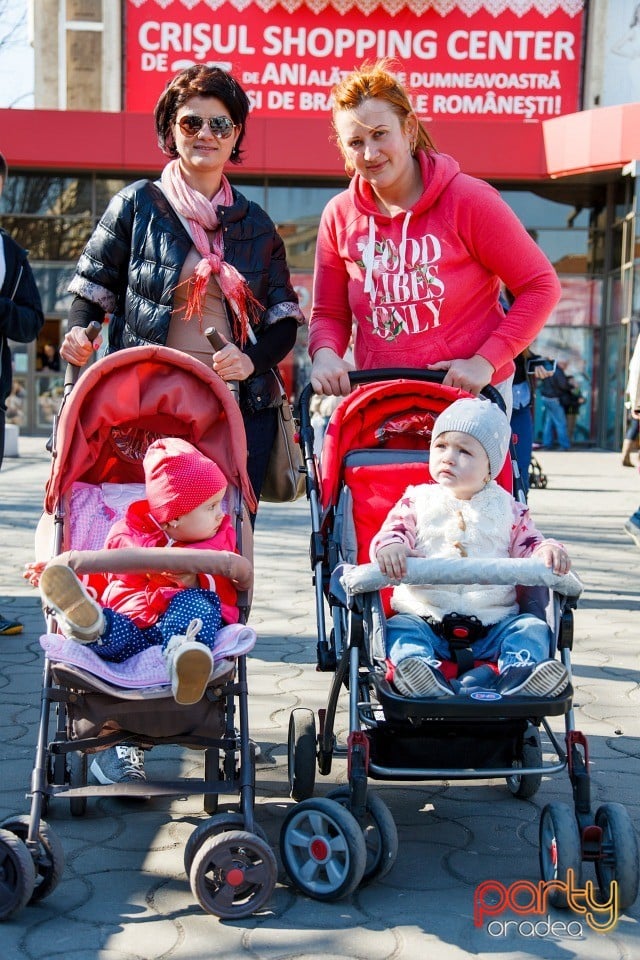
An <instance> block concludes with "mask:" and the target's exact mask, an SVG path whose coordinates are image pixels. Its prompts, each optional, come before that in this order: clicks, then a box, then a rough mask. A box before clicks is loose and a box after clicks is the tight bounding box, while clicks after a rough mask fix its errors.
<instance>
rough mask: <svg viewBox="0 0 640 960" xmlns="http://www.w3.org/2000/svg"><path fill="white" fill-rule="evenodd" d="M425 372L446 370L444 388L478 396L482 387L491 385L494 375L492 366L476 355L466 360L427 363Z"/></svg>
mask: <svg viewBox="0 0 640 960" xmlns="http://www.w3.org/2000/svg"><path fill="white" fill-rule="evenodd" d="M427 370H446V371H447V373H446V375H445V378H444V380H443V381H442V382H443V384H444V385H445V386H446V387H458V388H459V389H460V390H466V391H467V393H472V394H473V395H474V396H478V394H479V393H480V391H481V390H482V388H483V387H486V386H487V385H488V384H489V383H491V378H492V376H493V374H494V373H495V370H494V368H493V366H492V365H491V364H490V363H489V361H488V360H485V358H484V357H481V356H480V355H479V354H476V355H475V356H474V357H470V358H469V359H468V360H440V362H439V363H428V364H427Z"/></svg>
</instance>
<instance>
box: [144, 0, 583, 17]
mask: <svg viewBox="0 0 640 960" xmlns="http://www.w3.org/2000/svg"><path fill="white" fill-rule="evenodd" d="M129 3H130V4H131V5H132V6H134V7H143V6H144V5H145V4H146V3H148V4H149V5H150V6H152V5H154V6H157V7H160V8H161V9H162V10H166V9H167V7H170V6H171V5H172V4H174V3H179V4H182V6H183V7H186V8H187V10H193V9H194V8H195V7H197V6H199V5H200V6H203V7H204V6H206V7H209V8H210V9H211V10H219V9H220V7H221V6H223V5H224V4H225V3H230V4H231V6H232V7H235V9H236V10H239V11H241V12H242V11H243V10H246V9H247V7H250V6H256V7H259V8H260V10H263V11H264V12H265V13H268V12H269V11H270V10H273V8H274V7H276V6H280V7H283V8H284V9H285V10H287V11H288V12H289V13H294V12H295V11H296V10H299V9H300V8H301V7H306V8H307V9H308V10H311V11H313V13H322V11H323V10H326V9H327V8H331V7H333V9H334V10H337V11H338V13H342V14H344V13H349V11H351V10H358V11H359V12H360V13H364V14H369V13H373V11H374V10H377V9H378V8H380V9H381V10H384V11H385V12H386V13H388V14H390V15H391V16H392V17H393V16H395V15H396V14H397V13H399V12H400V11H401V10H410V11H411V13H415V14H416V15H420V14H423V13H426V12H427V11H428V10H433V11H434V12H435V13H439V14H440V16H441V17H446V16H447V14H449V13H453V11H454V10H460V12H461V13H464V14H466V15H467V16H468V17H470V16H472V15H473V14H474V13H479V12H480V11H482V10H484V11H486V12H487V13H489V14H490V15H491V16H492V17H498V16H500V14H501V13H515V14H516V16H518V17H524V16H525V15H526V14H528V13H532V12H533V13H540V14H542V16H543V17H548V16H550V15H551V14H552V13H555V12H556V11H557V10H564V12H565V13H567V14H568V15H569V16H570V17H575V16H577V14H579V13H580V12H581V11H582V9H583V7H584V0H129Z"/></svg>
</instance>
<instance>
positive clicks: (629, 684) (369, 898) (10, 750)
mask: <svg viewBox="0 0 640 960" xmlns="http://www.w3.org/2000/svg"><path fill="white" fill-rule="evenodd" d="M539 459H540V460H541V462H542V465H543V468H544V470H545V472H546V473H547V474H548V477H549V486H548V488H547V489H546V490H533V491H532V493H531V497H530V501H531V507H532V512H533V515H534V518H535V519H536V522H537V524H538V526H539V527H540V528H541V529H542V530H543V531H545V532H546V533H547V534H549V535H554V536H556V537H558V538H559V539H561V540H563V541H564V542H565V543H566V544H567V545H568V547H569V549H570V551H571V553H572V556H573V559H574V567H575V569H576V570H577V572H578V573H579V574H580V576H581V578H582V580H583V581H584V584H585V591H584V593H583V596H582V598H581V600H580V605H579V609H578V612H577V616H576V631H575V636H576V644H575V649H574V655H573V664H574V671H575V676H574V684H575V688H576V695H575V707H576V725H577V727H578V729H580V730H582V731H583V732H584V733H585V735H587V736H588V737H589V746H590V758H591V765H592V796H593V806H594V809H595V808H596V807H597V806H598V805H599V804H600V803H602V802H604V801H619V802H622V803H624V804H625V806H626V807H627V809H628V811H629V813H630V815H631V817H632V819H633V822H634V824H635V826H636V829H637V828H638V827H639V826H640V804H639V799H638V784H639V782H640V781H639V774H640V719H639V717H638V704H639V701H640V692H639V691H640V683H639V680H640V663H639V659H638V657H639V653H640V646H636V644H637V643H638V636H639V632H638V620H637V618H638V613H639V612H640V596H639V593H638V578H637V569H638V559H640V553H639V551H638V547H636V546H635V545H634V543H633V542H632V541H631V540H630V539H629V537H627V536H626V535H625V533H624V532H623V530H622V524H623V522H624V520H625V519H626V518H627V516H628V515H629V514H630V513H631V512H632V511H633V510H634V509H635V508H636V506H637V504H638V502H639V501H640V477H639V476H638V473H637V472H636V471H635V470H628V469H626V470H625V469H623V468H622V467H621V466H620V457H619V455H618V454H614V453H606V452H591V451H587V452H584V451H578V452H571V453H559V452H544V453H540V455H539ZM47 472H48V456H47V454H46V452H45V450H44V441H43V440H41V439H35V438H21V439H20V457H18V458H11V459H7V460H6V461H5V464H4V465H3V469H2V472H1V473H0V610H1V611H2V613H3V614H4V615H5V616H11V617H14V616H15V617H19V618H20V619H21V620H22V621H23V623H24V633H23V634H22V635H20V636H14V637H0V649H1V650H2V654H3V655H2V658H1V660H0V690H1V696H0V817H1V818H4V817H7V816H13V815H16V814H25V813H28V810H29V803H28V800H27V799H26V798H25V792H26V790H27V789H28V785H29V781H30V775H31V769H32V765H33V758H34V749H35V741H36V732H37V724H38V714H39V692H40V689H41V682H42V681H41V670H42V657H41V651H40V646H39V642H38V637H39V635H40V633H41V632H42V628H43V620H42V615H41V613H40V607H39V601H38V597H37V595H36V592H35V591H34V590H33V589H32V588H31V587H30V586H29V585H28V584H27V583H26V582H25V581H23V580H22V579H21V571H22V567H23V564H24V563H25V562H26V561H27V560H29V559H30V558H31V554H32V549H33V546H32V545H33V532H34V529H35V525H36V523H37V520H38V517H39V515H40V506H41V502H42V492H43V488H44V483H45V478H46V475H47ZM309 530H310V521H309V514H308V509H307V504H306V501H304V500H303V501H301V502H300V501H299V502H297V503H296V504H293V505H268V504H265V505H263V506H262V507H261V512H260V516H259V519H258V529H257V538H256V557H255V567H256V592H255V597H254V603H253V609H252V614H251V624H252V625H253V626H254V627H255V629H256V631H257V633H258V642H257V645H256V647H255V649H254V651H253V653H252V655H251V657H250V660H249V680H250V689H251V694H250V713H251V730H252V736H253V737H254V738H255V739H256V740H258V741H259V743H260V744H261V746H262V753H263V760H262V761H261V762H260V763H259V764H258V766H257V789H258V799H257V819H258V822H259V823H260V824H261V825H262V827H263V828H264V829H265V831H266V833H267V836H268V838H269V841H270V843H271V845H272V847H273V849H274V851H275V852H276V855H277V857H278V861H279V853H278V836H279V828H280V824H281V822H282V819H283V817H284V815H285V814H286V812H287V810H288V809H289V808H290V805H291V803H292V801H291V800H289V799H288V787H287V764H286V753H287V749H286V741H287V726H288V720H289V713H290V710H291V709H292V708H293V707H295V706H298V705H301V706H306V707H311V708H312V709H314V710H317V709H318V708H320V707H322V706H323V705H325V703H326V698H327V694H328V688H329V677H328V676H327V675H324V674H319V673H316V672H315V669H314V667H315V642H316V638H315V605H314V594H313V589H312V585H311V576H310V571H309V565H308V559H307V558H308V537H309ZM345 725H346V721H345V719H344V716H342V717H340V718H339V723H338V726H339V727H340V726H341V727H342V728H344V726H345ZM554 729H557V730H559V732H562V723H561V721H560V726H559V727H558V725H557V723H555V722H554ZM199 764H200V760H199V756H198V754H197V753H189V752H187V751H184V750H181V749H178V748H175V747H166V748H156V749H154V750H153V751H152V752H151V753H150V754H148V758H147V769H148V773H149V776H150V777H151V778H153V777H154V776H157V777H160V776H162V777H165V778H166V777H171V776H173V775H174V774H175V775H181V774H183V773H184V772H185V771H186V772H187V773H188V772H190V771H193V772H194V773H195V774H196V775H197V774H198V772H199ZM345 780H346V770H345V767H344V763H343V762H342V761H336V762H334V769H333V771H332V774H331V776H330V777H328V778H320V777H319V781H320V782H319V784H318V786H317V794H318V795H322V794H324V793H326V792H327V791H328V790H329V789H331V788H332V787H333V786H335V784H336V782H344V781H345ZM375 789H376V790H377V791H378V793H379V794H380V795H381V796H382V797H383V798H384V800H385V802H386V803H387V805H388V806H389V808H390V810H391V811H392V814H393V817H394V819H395V822H396V824H397V826H398V831H399V854H398V859H397V862H396V864H395V866H394V867H393V869H392V870H391V871H390V873H389V874H387V876H386V877H384V879H383V880H381V881H379V882H377V883H373V884H371V885H370V886H366V887H361V888H360V889H358V891H357V892H356V893H355V894H354V895H353V896H352V897H350V898H348V899H346V900H343V901H338V902H334V903H319V902H316V901H313V900H311V899H308V898H306V897H304V896H302V895H300V894H298V893H296V891H295V890H294V889H292V888H291V887H290V886H289V884H288V882H287V879H286V876H285V874H284V872H283V871H282V869H280V875H279V881H278V885H277V887H276V890H275V893H274V896H273V898H272V900H271V902H270V904H269V905H268V908H266V909H265V910H264V911H262V912H261V913H260V914H259V915H258V916H254V917H251V918H250V919H247V920H243V921H236V922H221V921H219V920H218V919H216V918H214V917H212V916H209V915H207V914H205V913H204V912H203V911H202V910H201V908H200V907H199V905H198V904H197V903H196V902H195V900H194V897H193V895H192V893H191V890H190V887H189V883H188V880H187V878H186V876H185V873H184V868H183V851H184V846H185V843H186V841H187V839H188V837H189V835H190V833H191V831H192V830H193V828H194V826H195V825H196V824H197V823H198V822H199V821H200V820H201V818H202V817H203V816H204V815H203V813H202V805H201V798H200V797H190V798H188V799H186V800H173V801H172V800H166V799H162V798H160V799H156V800H153V801H150V802H147V803H142V804H140V803H138V804H133V803H131V802H129V803H126V802H124V801H119V800H114V799H101V800H90V801H89V804H88V810H87V815H86V816H85V817H83V818H71V816H70V815H69V812H68V805H67V804H66V803H65V802H64V801H58V802H57V803H53V804H52V805H51V809H50V813H49V814H48V815H47V816H48V821H49V823H50V824H51V826H52V827H53V828H54V829H55V831H56V833H57V834H58V836H59V837H60V839H61V841H62V844H63V847H64V850H65V856H66V866H65V871H64V874H63V878H62V881H61V882H60V884H59V886H58V887H57V888H56V889H55V890H54V891H53V892H52V893H51V895H50V896H49V897H48V898H46V899H45V900H43V901H42V902H40V903H38V904H36V905H33V906H29V907H27V908H26V909H25V910H24V911H22V912H21V913H20V914H19V915H18V916H17V917H15V918H14V919H12V920H10V921H7V922H5V923H4V924H3V925H2V928H1V930H0V957H2V958H4V960H18V958H28V960H45V958H46V960H53V958H57V957H65V958H69V960H94V958H96V960H152V958H155V960H158V958H172V960H173V958H175V960H187V958H189V960H199V958H203V960H204V958H210V957H214V956H224V957H225V960H236V958H245V957H247V958H251V960H294V958H296V960H317V958H323V960H333V958H340V960H351V958H354V960H355V958H361V957H368V958H371V960H415V958H417V957H423V956H425V955H427V956H428V955H430V954H432V955H433V956H435V957H437V958H438V960H460V958H462V957H469V956H473V957H476V958H480V960H482V958H485V957H488V956H493V955H495V954H500V955H501V956H503V957H504V958H505V960H512V958H527V957H545V958H550V960H569V958H572V957H580V958H588V960H610V958H611V960H613V958H632V957H637V956H640V942H639V938H638V920H639V918H640V906H639V905H638V903H636V904H635V905H634V906H633V907H632V908H631V909H629V910H628V911H627V912H626V913H625V914H624V915H623V916H622V917H621V918H620V920H619V922H618V924H617V926H616V927H615V929H614V930H613V931H611V932H609V933H607V934H598V933H595V932H594V931H593V930H592V929H591V928H590V927H589V925H588V924H587V923H586V922H585V920H584V917H581V916H580V915H578V914H576V913H572V912H570V911H569V912H562V911H557V910H553V909H551V910H549V911H545V914H544V918H543V919H544V920H545V921H546V916H547V913H548V914H549V915H550V919H551V922H554V921H555V922H556V923H564V924H565V928H564V932H562V930H561V929H560V928H559V927H558V926H556V927H555V930H556V933H557V932H558V931H559V930H560V935H557V936H553V935H551V934H550V933H548V932H547V929H546V926H545V925H544V924H543V926H542V927H540V926H538V927H537V931H533V930H532V923H533V922H534V921H539V920H540V918H539V917H536V916H535V915H528V917H527V918H526V919H528V920H529V923H528V924H526V923H524V924H521V925H520V927H518V926H517V922H519V921H521V920H522V919H523V918H518V917H516V915H515V914H513V913H507V914H505V915H504V916H503V917H502V918H500V922H499V923H497V924H496V925H494V927H493V928H492V932H489V929H488V924H487V922H485V923H483V925H482V926H481V927H475V926H474V922H473V904H474V890H475V887H476V886H477V885H478V884H479V883H481V882H482V881H485V880H500V881H501V882H502V883H504V884H505V885H507V886H508V885H509V884H512V883H515V882H516V881H519V880H530V881H533V883H537V881H538V879H539V873H538V821H539V814H540V810H541V808H542V807H543V806H544V804H545V803H548V802H549V801H552V800H562V801H564V802H568V803H571V787H570V782H569V778H568V776H567V775H566V774H562V775H559V776H555V777H548V778H545V779H544V781H543V784H542V786H541V789H540V791H539V792H538V794H536V796H535V797H534V798H533V799H532V800H527V801H520V800H516V799H514V798H513V797H511V796H510V794H509V792H508V790H507V789H506V787H505V785H504V784H501V783H498V784H484V783H477V782H475V783H470V782H467V783H461V782H456V781H453V782H445V783H442V782H439V783H431V784H429V783H428V784H407V783H399V784H395V783H384V784H376V785H375ZM230 799H231V800H232V799H233V798H230ZM224 808H225V807H224V802H223V803H222V809H224ZM585 878H586V879H589V878H591V879H593V872H592V871H591V868H590V867H587V868H586V869H585ZM505 919H509V920H511V921H513V922H512V923H511V924H510V925H509V926H508V927H506V926H505V925H504V923H503V922H502V921H503V920H505ZM571 921H573V922H571Z"/></svg>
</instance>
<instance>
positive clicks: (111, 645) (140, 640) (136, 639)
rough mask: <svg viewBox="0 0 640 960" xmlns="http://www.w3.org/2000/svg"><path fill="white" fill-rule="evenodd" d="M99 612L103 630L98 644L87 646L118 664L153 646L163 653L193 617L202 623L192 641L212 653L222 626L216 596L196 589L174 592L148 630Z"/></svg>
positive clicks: (108, 612)
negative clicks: (102, 618)
mask: <svg viewBox="0 0 640 960" xmlns="http://www.w3.org/2000/svg"><path fill="white" fill-rule="evenodd" d="M103 613H104V618H105V623H106V627H105V631H104V633H103V634H102V637H101V638H100V640H99V641H98V640H96V641H95V642H94V643H89V644H87V646H88V647H89V648H90V649H91V650H93V652H94V653H95V654H97V655H98V656H99V657H101V659H102V660H109V661H111V663H122V662H123V661H124V660H128V659H129V657H133V656H134V654H136V653H142V651H143V650H146V649H147V647H153V646H155V645H156V644H158V645H160V646H161V647H162V649H163V650H164V648H165V647H166V645H167V644H168V643H169V640H170V639H171V637H172V636H173V635H174V634H176V633H178V634H185V633H186V632H187V627H188V626H189V624H190V623H191V621H192V620H194V619H196V618H199V619H200V620H202V629H201V630H200V633H199V634H198V635H197V637H195V639H196V640H197V641H198V642H199V643H204V644H205V646H207V647H209V649H211V650H212V649H213V644H214V642H215V638H216V634H217V633H218V630H219V629H220V627H221V626H222V616H221V614H220V600H219V598H218V595H217V594H215V593H213V592H212V591H211V590H200V589H197V588H196V589H189V590H182V591H181V592H180V593H177V594H176V595H175V597H173V598H172V600H171V602H170V604H169V606H168V607H167V609H166V611H165V613H164V614H163V615H162V616H161V617H160V619H159V620H158V621H157V623H154V625H153V626H152V627H145V628H144V629H141V628H140V627H139V626H137V624H135V623H134V622H133V620H130V619H129V617H126V616H125V615H124V614H122V613H116V612H115V611H114V610H109V608H108V607H105V608H104V610H103Z"/></svg>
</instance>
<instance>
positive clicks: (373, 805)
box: [326, 786, 398, 886]
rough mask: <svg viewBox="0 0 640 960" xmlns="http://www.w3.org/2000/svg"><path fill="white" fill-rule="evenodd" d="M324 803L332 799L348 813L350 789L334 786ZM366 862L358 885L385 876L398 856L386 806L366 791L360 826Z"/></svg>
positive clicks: (391, 819) (378, 798)
mask: <svg viewBox="0 0 640 960" xmlns="http://www.w3.org/2000/svg"><path fill="white" fill-rule="evenodd" d="M326 799H327V800H335V801H336V802H337V803H339V804H340V805H341V806H342V807H345V808H346V809H347V810H350V807H349V804H350V802H351V790H350V788H349V787H348V786H344V787H337V788H336V789H335V790H332V791H331V792H330V793H328V794H327V797H326ZM361 827H362V834H363V836H364V844H365V847H366V849H367V863H366V866H365V868H364V874H363V876H362V881H361V885H362V886H365V885H366V884H368V883H371V882H372V881H373V880H379V879H380V878H381V877H384V876H386V875H387V874H388V873H389V870H391V868H392V866H393V865H394V863H395V862H396V857H397V856H398V830H397V828H396V824H395V820H394V819H393V817H392V816H391V811H390V810H389V808H388V806H387V805H386V803H385V802H384V801H383V800H381V799H380V797H379V796H378V795H377V794H376V793H372V792H371V790H367V804H366V810H365V820H364V823H363V824H361Z"/></svg>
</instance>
